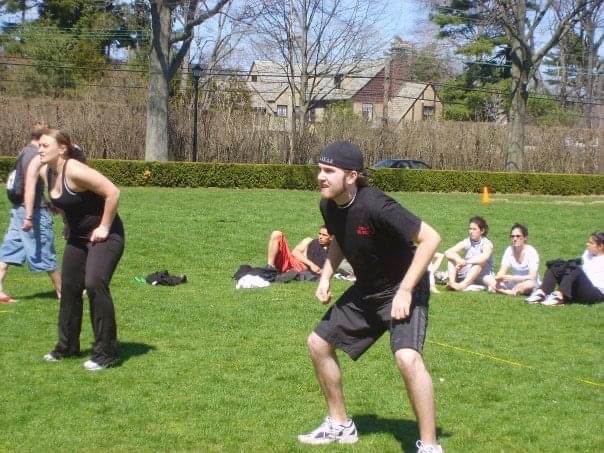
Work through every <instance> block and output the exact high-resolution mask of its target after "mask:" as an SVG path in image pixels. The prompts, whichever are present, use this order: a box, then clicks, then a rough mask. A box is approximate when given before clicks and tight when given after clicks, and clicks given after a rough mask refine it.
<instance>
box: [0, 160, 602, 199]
mask: <svg viewBox="0 0 604 453" xmlns="http://www.w3.org/2000/svg"><path fill="white" fill-rule="evenodd" d="M14 163H15V158H14V157H0V179H2V181H5V180H6V176H7V174H8V172H9V171H10V170H11V169H12V167H13V166H14ZM90 165H91V166H92V167H94V168H96V169H97V170H98V171H100V172H101V173H103V174H104V175H106V176H107V177H108V178H109V179H110V180H111V181H113V182H114V183H115V184H117V185H119V186H159V187H223V188H229V187H230V188H264V189H298V190H317V180H316V176H317V167H315V166H314V165H276V164H275V165H273V164H218V163H190V162H144V161H135V160H105V159H99V160H91V161H90ZM371 184H372V185H373V186H375V187H378V188H380V189H382V190H384V191H386V192H401V191H404V192H474V193H478V192H481V191H482V190H483V188H484V187H485V186H486V187H488V188H489V190H490V191H491V192H499V193H532V194H544V195H589V194H592V195H601V194H604V176H598V175H556V174H549V173H502V172H501V173H497V172H480V171H450V170H446V171H445V170H393V169H381V170H372V171H371Z"/></svg>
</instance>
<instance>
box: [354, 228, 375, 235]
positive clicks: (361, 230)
mask: <svg viewBox="0 0 604 453" xmlns="http://www.w3.org/2000/svg"><path fill="white" fill-rule="evenodd" d="M357 234H358V235H359V236H373V231H371V229H370V228H369V227H368V226H367V225H359V226H358V227H357Z"/></svg>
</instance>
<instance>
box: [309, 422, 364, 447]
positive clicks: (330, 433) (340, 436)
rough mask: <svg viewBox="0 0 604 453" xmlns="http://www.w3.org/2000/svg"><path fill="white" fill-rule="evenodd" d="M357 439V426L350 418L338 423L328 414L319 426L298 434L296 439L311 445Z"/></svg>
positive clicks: (347, 442)
mask: <svg viewBox="0 0 604 453" xmlns="http://www.w3.org/2000/svg"><path fill="white" fill-rule="evenodd" d="M357 440H359V436H358V434H357V427H356V426H355V425H354V422H353V421H352V420H350V419H348V423H347V424H346V425H340V424H339V423H336V422H334V421H333V419H332V418H331V417H329V416H328V417H325V420H324V421H323V423H321V426H319V427H318V428H317V429H315V430H314V431H311V432H309V433H308V434H300V435H299V436H298V441H300V442H301V443H303V444H311V445H322V444H330V443H332V442H337V443H340V444H354V443H355V442H356V441H357Z"/></svg>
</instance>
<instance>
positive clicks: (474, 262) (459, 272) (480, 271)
mask: <svg viewBox="0 0 604 453" xmlns="http://www.w3.org/2000/svg"><path fill="white" fill-rule="evenodd" d="M488 232H489V225H487V222H486V220H485V219H483V218H482V217H479V216H475V217H472V218H471V219H470V226H469V227H468V233H469V237H467V238H466V239H464V240H463V241H460V242H458V243H457V244H455V245H454V246H453V247H451V248H450V249H448V250H447V251H446V252H445V257H447V260H448V264H447V269H448V273H449V282H448V283H447V288H448V289H450V290H453V291H469V290H471V289H475V288H476V287H477V285H485V286H486V283H485V282H484V277H486V276H487V275H489V274H491V272H492V270H493V243H492V242H491V241H490V240H489V239H488V238H487V234H488ZM461 254H463V257H462V256H461ZM475 282H476V284H475ZM478 287H479V286H478Z"/></svg>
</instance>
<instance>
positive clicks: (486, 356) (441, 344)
mask: <svg viewBox="0 0 604 453" xmlns="http://www.w3.org/2000/svg"><path fill="white" fill-rule="evenodd" d="M427 342H428V343H431V344H435V345H437V346H441V347H443V348H448V349H454V350H456V351H460V352H465V353H467V354H471V355H475V356H478V357H484V358H486V359H489V360H493V361H495V362H501V363H505V364H506V365H512V366H514V367H517V368H526V369H529V370H533V369H535V368H534V367H532V366H530V365H525V364H523V363H520V362H514V361H512V360H507V359H502V358H500V357H496V356H494V355H490V354H483V353H482V352H477V351H472V350H470V349H466V348H462V347H459V346H453V345H450V344H446V343H441V342H440V341H432V340H427ZM575 380H577V381H578V382H580V383H582V384H586V385H593V386H594V387H604V384H603V383H599V382H594V381H590V380H587V379H579V378H575Z"/></svg>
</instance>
